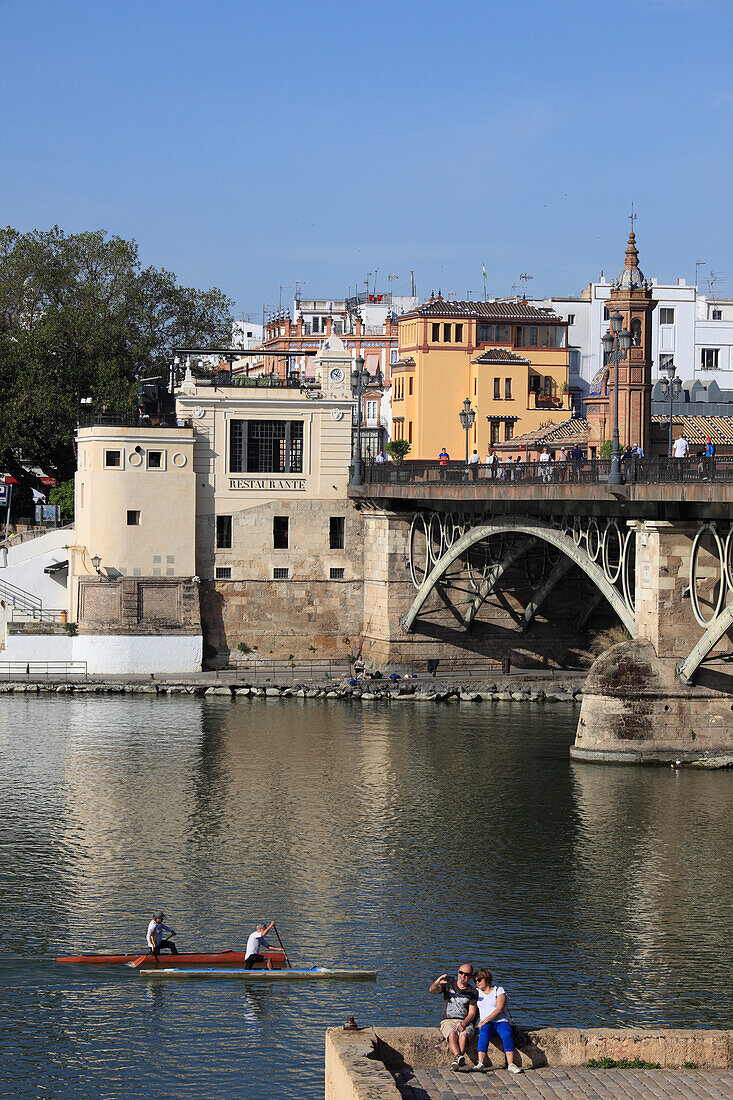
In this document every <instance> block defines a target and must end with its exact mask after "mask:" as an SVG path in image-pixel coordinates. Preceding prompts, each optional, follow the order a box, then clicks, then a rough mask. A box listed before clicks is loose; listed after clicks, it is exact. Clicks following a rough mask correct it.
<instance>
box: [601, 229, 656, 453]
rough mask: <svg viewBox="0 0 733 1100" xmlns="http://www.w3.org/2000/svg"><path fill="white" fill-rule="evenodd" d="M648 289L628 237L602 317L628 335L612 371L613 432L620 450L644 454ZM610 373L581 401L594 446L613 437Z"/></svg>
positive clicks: (648, 359) (650, 302)
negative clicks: (616, 319)
mask: <svg viewBox="0 0 733 1100" xmlns="http://www.w3.org/2000/svg"><path fill="white" fill-rule="evenodd" d="M652 289H653V288H652V284H651V283H650V282H648V281H647V280H646V279H645V278H644V274H643V272H642V271H641V269H640V268H639V252H638V250H637V247H636V235H635V234H634V232H633V231H632V232H631V233H629V243H628V245H627V247H626V260H625V263H624V269H623V271H622V272H621V274H620V275H619V277H618V278H617V279H615V280H614V282H613V283H612V284H611V296H610V298H609V301H608V312H609V314H613V313H615V312H616V311H618V312H619V313H620V314H621V316H622V317H623V325H622V328H625V329H628V331H629V332H630V333H631V347H630V348H629V351H628V353H627V355H626V358H625V359H624V360H623V361H622V362H621V363H619V366H618V387H619V390H618V431H619V440H620V444H621V450H622V451H623V449H624V448H625V447H627V446H629V445H630V446H632V447H634V446H636V445H637V444H639V445H640V446H641V447H642V449H643V451H644V453H645V454H648V453H649V445H650V441H651V402H652V311H653V310H654V307H655V305H656V302H654V301H653V300H652ZM614 385H615V368H614V366H613V365H612V364H610V365H609V366H604V367H603V368H602V369H601V370H600V371H599V372H598V374H597V375H596V378H594V379H593V382H592V383H591V389H590V393H589V395H588V398H587V401H586V408H587V414H588V421H589V424H590V433H589V437H590V440H591V442H592V443H594V444H597V443H600V442H602V441H603V440H604V439H610V438H611V433H612V431H613V390H614Z"/></svg>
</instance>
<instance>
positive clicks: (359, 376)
mask: <svg viewBox="0 0 733 1100" xmlns="http://www.w3.org/2000/svg"><path fill="white" fill-rule="evenodd" d="M370 382H374V385H375V386H380V387H381V385H382V372H381V370H380V369H379V367H377V371H376V374H375V375H374V378H372V376H371V374H370V373H369V371H368V370H366V369H365V367H364V356H363V355H359V356H358V357H357V359H356V362H355V363H354V369H353V370H352V372H351V392H352V394H353V396H354V397H355V398H356V440H355V442H354V478H353V483H354V485H362V484H363V482H364V478H363V474H362V461H361V418H362V404H363V402H362V395H363V393H364V390H365V389H366V387H367V386H368V385H369V384H370Z"/></svg>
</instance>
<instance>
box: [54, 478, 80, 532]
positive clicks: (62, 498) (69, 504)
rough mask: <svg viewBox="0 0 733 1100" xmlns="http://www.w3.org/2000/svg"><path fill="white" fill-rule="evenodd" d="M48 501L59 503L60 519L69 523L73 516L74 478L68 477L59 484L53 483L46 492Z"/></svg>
mask: <svg viewBox="0 0 733 1100" xmlns="http://www.w3.org/2000/svg"><path fill="white" fill-rule="evenodd" d="M48 503H49V504H60V505H61V518H62V520H63V521H64V523H71V521H72V520H73V518H74V479H73V478H70V479H69V480H68V481H64V482H62V484H61V485H54V487H53V489H52V490H51V492H50V493H49V494H48Z"/></svg>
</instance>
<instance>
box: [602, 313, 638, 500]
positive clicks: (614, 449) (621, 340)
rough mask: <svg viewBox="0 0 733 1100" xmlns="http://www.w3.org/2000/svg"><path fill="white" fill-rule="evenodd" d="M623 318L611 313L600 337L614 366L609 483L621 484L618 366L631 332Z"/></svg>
mask: <svg viewBox="0 0 733 1100" xmlns="http://www.w3.org/2000/svg"><path fill="white" fill-rule="evenodd" d="M623 323H624V319H623V317H622V316H621V314H620V313H619V312H618V310H616V312H615V313H612V314H611V331H610V332H607V333H605V334H604V336H602V337H601V343H602V344H603V352H604V358H605V361H606V363H613V364H614V366H615V368H616V369H615V371H614V378H613V442H612V444H611V469H610V470H609V472H608V484H609V485H623V483H624V479H623V475H622V473H621V444H620V442H619V437H618V367H619V363H623V361H624V359H625V358H626V353H627V351H628V350H629V348H630V347H631V333H630V332H629V330H628V329H625V328H624V329H622V327H621V326H622V325H623Z"/></svg>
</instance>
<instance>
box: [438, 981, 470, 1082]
mask: <svg viewBox="0 0 733 1100" xmlns="http://www.w3.org/2000/svg"><path fill="white" fill-rule="evenodd" d="M472 977H473V967H472V966H471V964H470V963H461V965H460V966H459V968H458V976H457V977H456V978H453V977H451V975H450V974H441V975H440V977H439V978H436V980H435V981H434V982H433V984H432V985H431V986H430V992H431V993H442V994H443V1002H444V1005H443V1019H442V1021H441V1024H440V1030H441V1033H442V1035H443V1037H444V1038H446V1039H447V1040H448V1047H449V1049H450V1052H451V1054H452V1055H453V1061H452V1062H451V1069H460V1068H461V1067H462V1066H465V1065H466V1047H467V1046H468V1041H469V1039H470V1038H471V1037H472V1035H473V1033H474V1031H475V1026H474V1021H475V1019H476V1012H477V1009H476V1002H477V998H478V994H477V992H476V990H475V988H474V986H473V985H472V984H471V978H472Z"/></svg>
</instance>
